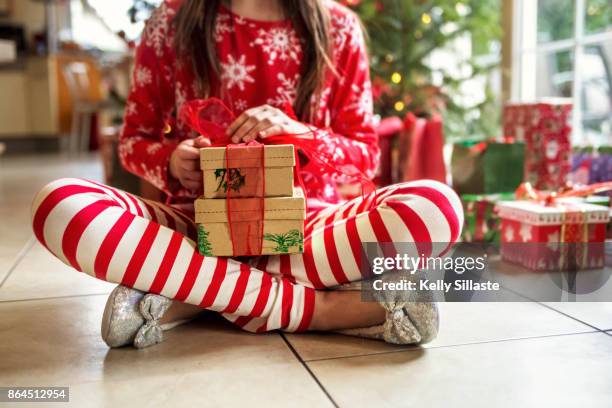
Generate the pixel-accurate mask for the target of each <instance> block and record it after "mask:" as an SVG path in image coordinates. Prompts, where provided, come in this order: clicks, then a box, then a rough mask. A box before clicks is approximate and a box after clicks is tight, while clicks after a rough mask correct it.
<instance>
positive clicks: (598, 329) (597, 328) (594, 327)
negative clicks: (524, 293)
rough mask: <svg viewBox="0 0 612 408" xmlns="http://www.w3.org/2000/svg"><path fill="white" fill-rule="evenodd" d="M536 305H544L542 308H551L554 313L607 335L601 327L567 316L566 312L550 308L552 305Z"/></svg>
mask: <svg viewBox="0 0 612 408" xmlns="http://www.w3.org/2000/svg"><path fill="white" fill-rule="evenodd" d="M536 303H537V304H539V305H542V306H544V307H547V308H549V309H550V310H553V311H555V312H557V313H559V314H562V315H563V316H565V317H569V318H570V319H574V320H575V321H577V322H580V323H582V324H584V325H586V326H589V327H591V328H593V329H595V330H597V331H600V332H604V333H605V330H602V329H600V328H599V327H597V326H593V325H592V324H590V323H587V322H585V321H583V320H580V319H578V318H577V317H574V316H572V315H569V314H567V313H565V312H562V311H560V310H558V309H555V308H554V307H552V306H550V305H547V304H545V303H543V302H536Z"/></svg>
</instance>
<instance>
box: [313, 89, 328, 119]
mask: <svg viewBox="0 0 612 408" xmlns="http://www.w3.org/2000/svg"><path fill="white" fill-rule="evenodd" d="M330 95H331V87H329V86H327V87H325V89H323V91H322V92H321V94H320V95H312V98H311V100H310V102H311V104H310V106H311V108H312V112H314V115H313V116H314V119H315V120H316V121H317V122H320V123H323V124H324V126H329V123H330V122H331V119H330V117H329V116H330V115H329V109H327V103H328V100H329V97H330Z"/></svg>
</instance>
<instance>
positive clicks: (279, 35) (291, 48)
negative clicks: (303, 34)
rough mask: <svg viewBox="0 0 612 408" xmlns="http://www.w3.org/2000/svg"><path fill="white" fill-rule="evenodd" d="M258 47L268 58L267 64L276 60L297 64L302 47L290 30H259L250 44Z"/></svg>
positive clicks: (271, 63)
mask: <svg viewBox="0 0 612 408" xmlns="http://www.w3.org/2000/svg"><path fill="white" fill-rule="evenodd" d="M250 45H251V46H254V45H259V46H261V49H262V50H263V52H264V53H266V55H267V57H268V64H269V65H273V64H274V63H275V62H276V61H277V60H280V61H295V62H299V54H300V52H301V49H302V46H301V44H300V40H299V39H298V37H297V35H296V34H295V31H293V29H290V28H272V29H270V30H264V29H260V30H259V31H258V32H257V38H256V39H255V40H254V41H253V42H252V43H251V44H250Z"/></svg>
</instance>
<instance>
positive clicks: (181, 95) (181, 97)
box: [174, 82, 187, 112]
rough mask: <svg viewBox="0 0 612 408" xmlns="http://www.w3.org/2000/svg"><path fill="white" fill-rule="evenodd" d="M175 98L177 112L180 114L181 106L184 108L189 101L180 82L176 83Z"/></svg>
mask: <svg viewBox="0 0 612 408" xmlns="http://www.w3.org/2000/svg"><path fill="white" fill-rule="evenodd" d="M174 98H175V100H176V111H177V112H180V110H181V106H183V104H184V103H185V102H186V101H187V92H186V91H185V89H184V88H183V84H182V83H180V82H177V83H176V88H175V91H174Z"/></svg>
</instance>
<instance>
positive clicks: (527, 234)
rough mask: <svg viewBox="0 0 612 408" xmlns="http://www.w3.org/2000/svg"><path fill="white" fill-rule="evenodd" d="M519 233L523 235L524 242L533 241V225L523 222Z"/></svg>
mask: <svg viewBox="0 0 612 408" xmlns="http://www.w3.org/2000/svg"><path fill="white" fill-rule="evenodd" d="M519 235H520V236H521V239H522V240H523V242H529V241H531V238H532V237H533V236H532V234H531V225H529V224H525V223H522V224H521V229H520V231H519Z"/></svg>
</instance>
